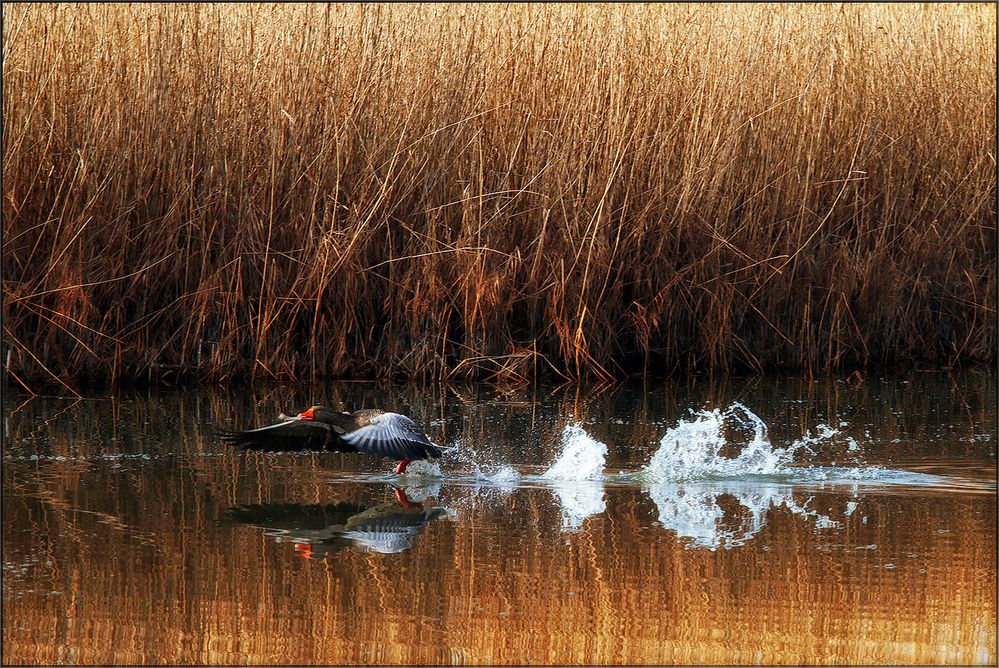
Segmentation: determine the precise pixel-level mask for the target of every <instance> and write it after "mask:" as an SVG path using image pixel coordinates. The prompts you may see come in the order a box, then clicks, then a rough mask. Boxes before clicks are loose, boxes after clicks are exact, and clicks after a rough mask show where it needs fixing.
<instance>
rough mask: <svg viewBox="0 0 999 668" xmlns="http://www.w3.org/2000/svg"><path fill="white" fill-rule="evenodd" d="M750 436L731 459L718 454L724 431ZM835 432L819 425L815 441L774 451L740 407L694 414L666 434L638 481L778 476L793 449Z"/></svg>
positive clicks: (761, 426) (755, 417)
mask: <svg viewBox="0 0 999 668" xmlns="http://www.w3.org/2000/svg"><path fill="white" fill-rule="evenodd" d="M732 429H736V430H742V431H747V432H751V433H750V435H749V436H748V438H747V439H746V442H745V443H744V444H742V446H741V450H740V452H739V454H738V455H737V456H735V457H725V456H723V455H722V448H723V447H724V446H725V445H726V444H727V443H728V440H727V439H726V431H729V430H732ZM836 433H837V432H836V430H833V429H830V428H828V427H825V425H823V428H822V429H820V432H819V434H818V435H817V436H814V437H813V436H808V435H806V437H805V438H803V439H801V440H799V441H796V442H795V443H792V444H791V445H790V446H788V447H787V448H778V447H775V446H774V445H773V444H772V443H771V442H770V439H769V437H768V435H767V426H766V424H764V422H763V420H761V419H760V417H759V416H758V415H756V414H755V413H753V412H752V411H751V410H749V409H748V408H746V407H745V406H743V405H742V404H740V403H734V404H732V405H731V406H729V407H728V408H727V409H725V410H724V411H722V410H718V409H715V410H713V411H699V412H698V413H696V414H695V417H694V419H692V420H681V421H680V423H679V424H678V425H677V426H675V427H673V428H672V429H669V430H667V432H666V434H665V435H664V436H663V437H662V440H661V441H660V442H659V450H658V451H657V452H656V453H655V454H654V455H653V456H652V459H651V460H650V461H649V464H648V465H647V466H646V467H645V468H644V469H642V477H643V478H645V479H646V480H652V481H669V480H691V479H696V478H704V477H709V476H714V477H729V476H734V475H745V474H757V475H766V474H774V473H782V472H784V471H785V467H786V466H787V465H788V464H790V463H791V461H792V459H793V458H794V455H795V453H796V452H797V451H798V450H801V449H805V450H809V451H810V450H811V448H810V446H811V445H812V444H814V443H817V442H819V441H821V440H823V439H827V438H829V437H831V436H832V435H835V434H836Z"/></svg>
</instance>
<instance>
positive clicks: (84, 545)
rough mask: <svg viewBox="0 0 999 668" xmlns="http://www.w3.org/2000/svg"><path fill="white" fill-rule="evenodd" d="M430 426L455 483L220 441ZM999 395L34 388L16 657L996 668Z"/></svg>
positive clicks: (6, 473) (843, 390)
mask: <svg viewBox="0 0 999 668" xmlns="http://www.w3.org/2000/svg"><path fill="white" fill-rule="evenodd" d="M313 403H326V404H329V405H332V406H335V407H338V408H344V409H355V408H359V407H372V406H379V407H384V408H387V409H391V410H396V411H398V412H403V413H406V414H408V415H410V416H412V417H413V418H414V419H416V420H417V421H418V422H420V423H421V424H423V425H425V426H426V428H427V431H428V433H429V434H430V436H431V438H432V439H433V440H435V441H436V442H437V443H440V444H442V445H448V446H455V450H454V451H452V452H450V453H449V454H448V455H447V456H446V457H445V458H444V459H442V460H441V461H439V462H435V463H433V464H424V463H417V464H413V465H411V466H410V473H408V474H407V475H406V476H404V477H399V476H395V475H393V474H392V472H391V471H392V462H389V461H388V460H378V459H375V458H371V457H364V456H360V455H341V454H323V455H294V454H274V455H259V454H253V453H249V454H247V453H236V452H232V451H231V450H229V449H228V448H227V447H226V446H224V445H223V444H221V443H219V442H218V441H217V439H216V438H215V435H214V426H215V425H221V426H256V425H263V424H267V423H269V422H271V421H273V420H274V418H275V416H276V415H277V414H278V413H279V412H280V411H294V410H301V409H303V408H305V407H307V406H309V405H311V404H313ZM995 404H996V393H995V378H994V376H992V375H991V374H984V373H977V372H964V373H961V374H936V373H913V374H909V375H904V376H898V377H892V378H885V379H879V378H876V377H868V378H866V379H864V380H863V381H858V380H857V379H854V380H853V381H848V380H846V379H845V378H829V379H823V380H819V381H811V382H809V381H807V380H798V379H793V380H791V379H789V380H779V381H778V380H760V379H750V380H743V379H728V380H726V381H724V382H719V381H711V380H707V379H702V380H698V379H692V380H690V381H687V382H684V383H674V384H668V385H658V386H649V387H643V386H641V385H638V386H609V387H587V388H579V387H575V386H571V387H565V388H524V389H497V388H492V387H486V386H449V387H439V386H433V387H423V388H420V387H414V386H391V385H376V384H368V383H344V384H338V385H329V386H324V387H322V388H318V389H311V390H310V389H304V388H292V387H268V388H247V389H245V390H244V391H241V392H228V393H225V392H207V391H183V392H181V391H173V392H171V391H158V392H147V393H124V394H122V393H119V394H115V395H100V396H93V397H88V398H87V399H86V400H82V401H79V400H73V399H65V398H56V397H43V398H33V399H28V398H26V397H17V396H7V397H5V402H4V425H3V435H4V448H3V511H4V520H3V584H4V587H3V607H4V610H3V612H4V614H3V640H4V645H3V660H4V663H86V664H92V663H110V664H139V663H143V664H149V663H208V664H217V663H227V664H241V663H269V664H284V663H289V664H315V663H322V664H365V663H386V664H397V663H416V664H440V663H472V664H482V663H491V664H506V663H515V664H524V663H531V664H534V663H538V664H550V663H568V664H578V663H600V664H615V663H626V664H674V663H682V664H705V663H707V664H743V663H827V664H857V663H868V664H869V663H918V664H925V663H945V664H946V663H950V664H954V663H958V664H982V663H985V664H988V663H993V664H994V663H995V662H996V659H997V654H996V631H995V625H996V599H995V590H996V579H995V574H996V568H995V563H996V475H995V465H996V458H995V449H996V441H995V432H996V409H995Z"/></svg>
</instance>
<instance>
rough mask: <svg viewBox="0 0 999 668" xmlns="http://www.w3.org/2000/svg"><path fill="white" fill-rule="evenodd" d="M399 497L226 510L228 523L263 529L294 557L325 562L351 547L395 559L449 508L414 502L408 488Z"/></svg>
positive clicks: (262, 505) (248, 506) (240, 507)
mask: <svg viewBox="0 0 999 668" xmlns="http://www.w3.org/2000/svg"><path fill="white" fill-rule="evenodd" d="M395 494H396V498H395V499H393V500H392V501H386V502H384V503H380V504H378V505H376V506H370V507H366V506H361V505H358V504H355V503H335V504H328V505H301V504H297V503H263V504H253V505H243V506H236V507H234V508H230V509H229V510H228V511H226V520H227V521H228V522H231V523H234V524H246V525H250V526H254V527H257V528H260V529H265V532H264V533H266V534H267V535H268V536H271V537H273V538H275V539H276V540H277V542H279V543H285V542H291V543H294V544H295V552H296V553H298V554H299V555H301V556H304V557H311V558H313V559H321V558H323V557H325V556H326V554H327V553H329V552H332V551H336V550H338V549H340V548H342V547H346V546H349V545H352V546H355V547H358V548H360V549H362V550H365V551H368V552H378V553H381V554H394V553H396V552H402V551H403V550H408V549H409V548H411V547H412V546H413V541H415V540H416V538H417V537H418V536H419V535H420V534H421V533H423V531H424V529H426V528H427V525H429V524H430V523H431V522H433V521H434V520H435V519H438V518H440V517H447V516H448V515H449V514H450V511H449V510H448V509H447V508H438V507H430V508H425V507H424V504H423V503H418V502H414V501H410V500H409V498H408V497H407V496H406V491H405V490H404V489H396V490H395Z"/></svg>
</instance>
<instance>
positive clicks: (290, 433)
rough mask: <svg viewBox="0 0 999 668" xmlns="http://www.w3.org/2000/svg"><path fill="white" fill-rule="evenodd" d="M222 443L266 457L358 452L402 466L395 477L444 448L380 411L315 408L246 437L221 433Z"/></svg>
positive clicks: (406, 420)
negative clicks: (256, 451) (257, 452)
mask: <svg viewBox="0 0 999 668" xmlns="http://www.w3.org/2000/svg"><path fill="white" fill-rule="evenodd" d="M219 435H220V437H221V439H222V440H223V441H225V442H227V443H232V444H234V445H238V446H240V447H242V448H244V449H249V450H262V451H264V452H300V451H306V450H312V451H327V452H360V453H365V454H370V455H379V456H382V457H389V458H391V459H398V460H401V461H400V462H399V465H398V466H397V467H396V469H395V472H396V473H400V474H401V473H403V472H405V470H406V465H407V464H409V462H411V461H413V460H416V459H436V458H437V457H440V456H441V448H440V447H439V446H437V445H434V444H433V443H432V442H431V441H430V439H429V438H427V435H426V433H425V432H424V431H423V429H422V428H420V426H419V425H418V424H416V423H415V422H413V421H412V420H411V419H409V418H408V417H406V416H405V415H400V414H399V413H390V412H387V411H382V410H378V409H370V408H368V409H362V410H359V411H354V412H353V413H348V412H346V411H335V410H333V409H332V408H329V407H327V406H313V407H312V408H310V409H309V410H307V411H303V412H301V413H299V414H298V415H296V416H294V417H288V416H284V415H282V420H281V422H277V423H275V424H272V425H268V426H266V427H260V428H259V429H249V430H247V431H228V430H220V431H219Z"/></svg>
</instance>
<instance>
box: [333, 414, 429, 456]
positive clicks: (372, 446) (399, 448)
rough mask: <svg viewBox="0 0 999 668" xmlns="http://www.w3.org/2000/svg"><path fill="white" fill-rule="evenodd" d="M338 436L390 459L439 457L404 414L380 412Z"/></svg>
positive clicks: (361, 449)
mask: <svg viewBox="0 0 999 668" xmlns="http://www.w3.org/2000/svg"><path fill="white" fill-rule="evenodd" d="M340 439H341V440H343V441H345V442H346V443H348V444H349V445H350V446H352V447H353V448H355V449H356V450H357V451H358V452H366V453H369V454H372V455H381V456H382V457H391V458H392V459H425V458H437V457H440V456H441V451H440V450H439V449H438V448H437V446H436V445H434V444H433V443H431V442H430V439H429V438H427V435H426V434H425V433H423V429H421V428H420V426H419V425H418V424H416V423H415V422H413V421H412V420H410V419H409V418H408V417H406V416H405V415H399V414H398V413H382V414H381V415H377V416H375V417H373V418H371V419H370V420H368V423H367V424H365V425H364V426H363V427H360V428H359V429H355V430H354V431H352V432H349V433H346V434H340Z"/></svg>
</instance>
